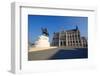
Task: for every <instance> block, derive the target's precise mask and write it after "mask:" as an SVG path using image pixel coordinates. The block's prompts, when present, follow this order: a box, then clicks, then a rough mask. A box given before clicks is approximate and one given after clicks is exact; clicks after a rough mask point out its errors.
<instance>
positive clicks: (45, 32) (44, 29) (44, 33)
mask: <svg viewBox="0 0 100 76" xmlns="http://www.w3.org/2000/svg"><path fill="white" fill-rule="evenodd" d="M41 30H42V34H43V35H45V36H49V33H48V30H47V28H41Z"/></svg>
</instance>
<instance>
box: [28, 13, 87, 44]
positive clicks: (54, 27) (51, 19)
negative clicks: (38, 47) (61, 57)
mask: <svg viewBox="0 0 100 76" xmlns="http://www.w3.org/2000/svg"><path fill="white" fill-rule="evenodd" d="M76 26H78V28H79V30H80V33H81V36H85V37H86V38H87V37H88V17H79V16H50V15H49V16H47V15H28V39H29V42H31V43H33V42H34V41H35V40H36V38H37V37H38V36H39V35H41V27H44V28H47V29H48V32H49V35H50V36H49V37H50V42H51V40H52V36H53V32H58V31H60V30H61V29H62V28H63V29H65V30H70V29H74V28H76Z"/></svg>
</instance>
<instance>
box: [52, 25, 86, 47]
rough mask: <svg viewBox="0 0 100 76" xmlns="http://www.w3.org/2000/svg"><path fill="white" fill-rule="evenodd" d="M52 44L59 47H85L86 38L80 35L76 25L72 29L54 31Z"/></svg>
mask: <svg viewBox="0 0 100 76" xmlns="http://www.w3.org/2000/svg"><path fill="white" fill-rule="evenodd" d="M52 45H53V46H59V47H61V46H62V47H63V46H64V47H65V46H66V47H73V48H87V39H86V38H85V37H81V36H80V31H79V29H78V27H77V26H76V28H75V29H72V30H66V31H65V30H63V31H61V32H55V33H54V35H53V39H52Z"/></svg>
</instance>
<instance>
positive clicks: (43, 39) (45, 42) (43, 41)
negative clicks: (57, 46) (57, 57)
mask: <svg viewBox="0 0 100 76" xmlns="http://www.w3.org/2000/svg"><path fill="white" fill-rule="evenodd" d="M34 47H50V42H49V37H47V36H45V35H41V36H39V37H38V38H37V40H36V41H35V45H34Z"/></svg>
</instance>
